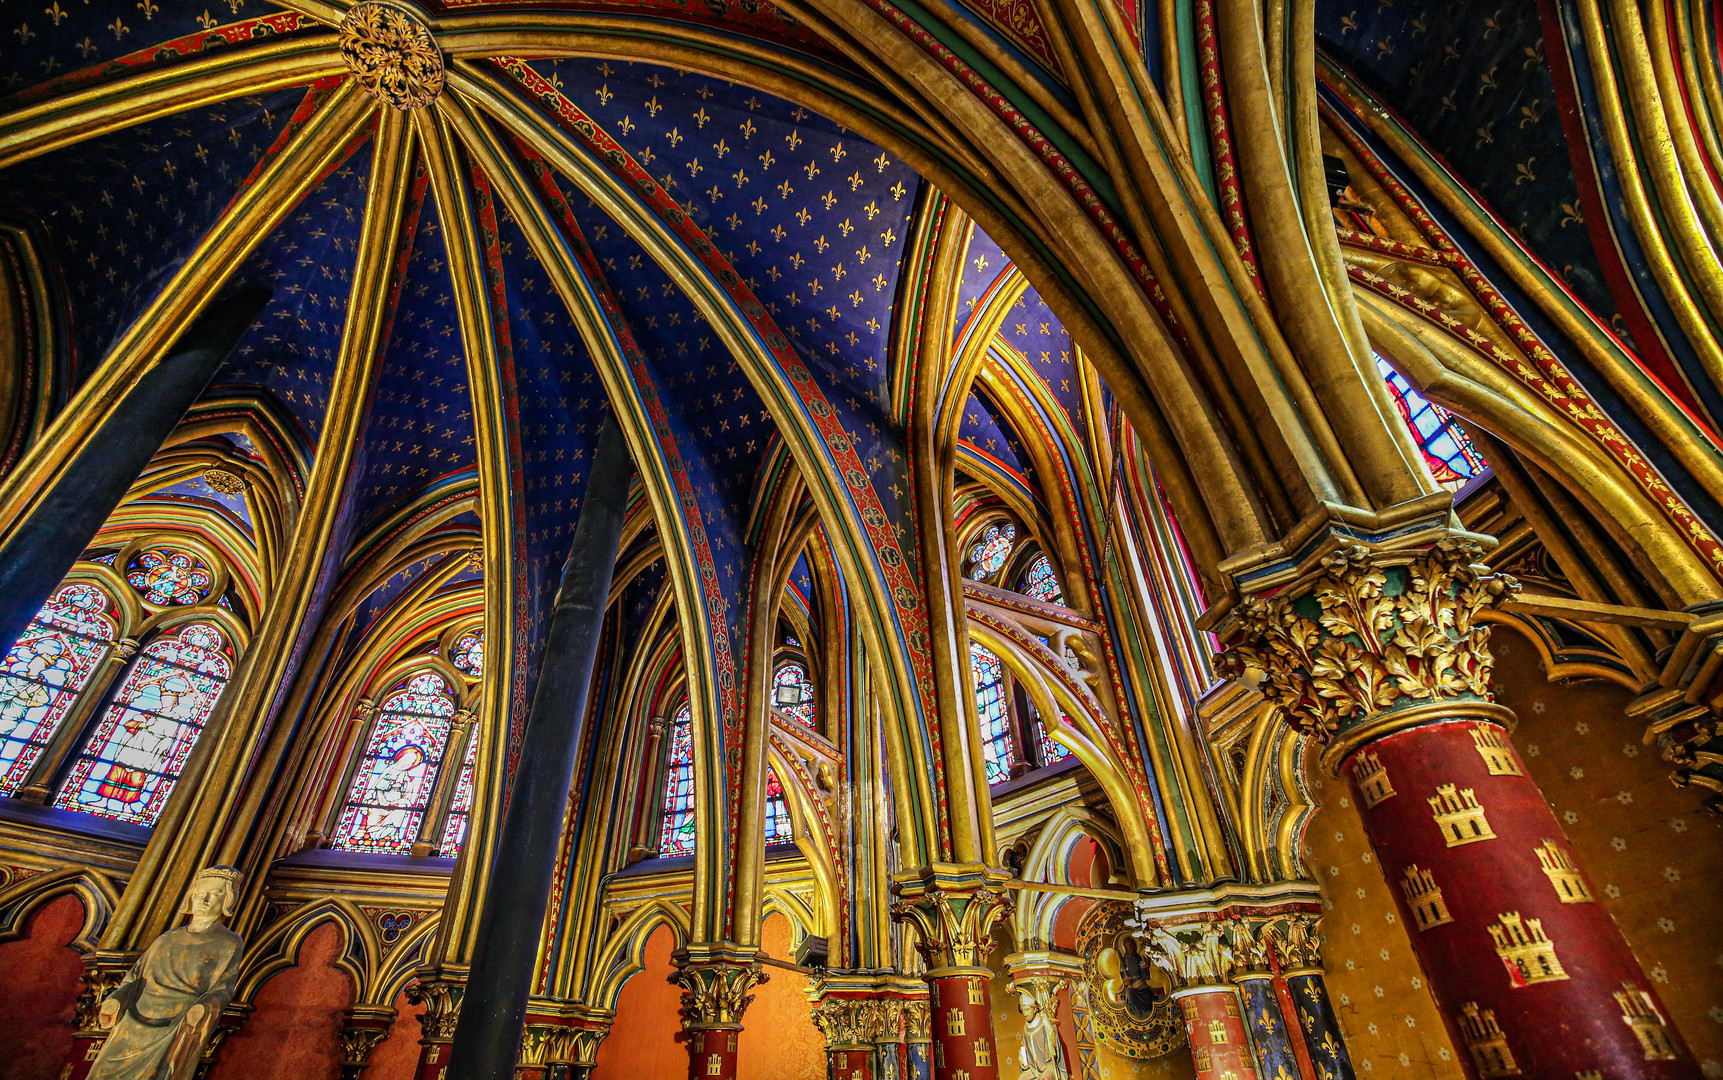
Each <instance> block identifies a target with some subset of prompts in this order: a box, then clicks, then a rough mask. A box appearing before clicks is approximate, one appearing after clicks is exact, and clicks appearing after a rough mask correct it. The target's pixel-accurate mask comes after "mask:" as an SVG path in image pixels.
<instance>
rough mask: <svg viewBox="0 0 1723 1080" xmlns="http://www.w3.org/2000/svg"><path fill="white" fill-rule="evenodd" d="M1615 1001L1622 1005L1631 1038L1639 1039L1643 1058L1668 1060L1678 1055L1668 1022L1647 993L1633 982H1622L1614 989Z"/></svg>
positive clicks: (1622, 1013) (1623, 1015)
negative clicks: (1630, 1029)
mask: <svg viewBox="0 0 1723 1080" xmlns="http://www.w3.org/2000/svg"><path fill="white" fill-rule="evenodd" d="M1615 1003H1616V1004H1617V1005H1620V1006H1621V1019H1622V1021H1623V1022H1624V1023H1626V1024H1627V1026H1628V1027H1629V1028H1632V1029H1633V1037H1634V1038H1636V1039H1638V1040H1639V1048H1640V1049H1641V1050H1643V1051H1644V1052H1645V1060H1647V1061H1669V1060H1671V1059H1673V1058H1678V1057H1680V1056H1681V1051H1680V1049H1679V1048H1678V1047H1677V1046H1676V1045H1675V1039H1674V1036H1673V1034H1672V1033H1671V1032H1670V1030H1669V1024H1668V1023H1667V1022H1666V1021H1665V1020H1664V1019H1663V1014H1662V1013H1661V1012H1659V1011H1658V1009H1657V1003H1656V1002H1655V1001H1653V1000H1652V997H1651V995H1650V994H1648V993H1646V992H1645V991H1644V990H1641V989H1640V988H1639V987H1637V986H1635V985H1634V984H1633V983H1630V982H1624V983H1622V984H1621V989H1620V990H1617V991H1616V992H1615Z"/></svg>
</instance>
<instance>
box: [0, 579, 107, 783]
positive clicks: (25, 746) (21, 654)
mask: <svg viewBox="0 0 1723 1080" xmlns="http://www.w3.org/2000/svg"><path fill="white" fill-rule="evenodd" d="M108 608H109V601H108V596H107V594H106V593H104V592H102V590H100V589H98V588H96V587H95V586H94V585H87V584H83V583H80V582H74V583H72V584H69V585H63V586H61V587H60V591H59V592H57V593H55V594H54V595H53V597H52V598H51V599H49V601H48V602H47V603H46V604H44V605H42V610H40V611H38V612H37V613H36V617H35V618H33V619H31V620H30V625H29V626H28V627H27V628H25V630H24V635H23V636H22V637H20V638H19V639H18V642H17V644H15V645H13V646H12V649H11V651H10V652H8V653H7V654H6V659H5V660H4V661H3V662H0V795H13V794H16V793H17V791H18V788H19V787H20V786H22V785H23V783H24V781H25V779H26V778H27V777H28V776H29V775H30V769H31V768H32V767H33V766H34V765H35V764H36V759H37V758H39V757H41V755H42V751H43V750H44V749H45V748H46V747H47V745H48V741H49V740H50V739H52V738H53V737H54V732H55V730H56V729H57V728H58V727H59V726H60V722H61V721H62V720H64V719H65V718H66V714H67V713H69V712H71V711H72V706H73V705H74V704H76V703H77V700H78V695H79V694H80V693H81V692H82V691H83V689H84V687H85V685H86V684H87V683H88V682H89V681H90V676H91V674H93V673H94V671H95V669H96V666H97V665H98V664H100V663H101V661H102V657H104V656H106V655H107V652H108V649H109V648H111V647H112V646H113V643H114V636H115V629H114V622H113V620H112V619H111V618H109V617H108V614H107V613H108Z"/></svg>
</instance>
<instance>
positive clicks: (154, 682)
mask: <svg viewBox="0 0 1723 1080" xmlns="http://www.w3.org/2000/svg"><path fill="white" fill-rule="evenodd" d="M232 673H233V660H232V656H231V654H230V652H229V650H228V646H227V642H226V641H224V640H223V639H222V636H221V632H220V631H219V630H217V629H216V628H215V627H213V626H211V625H209V624H208V623H191V624H189V625H187V626H184V627H181V628H180V629H179V631H178V632H176V633H174V634H172V635H169V636H163V637H160V638H157V639H156V640H155V641H153V642H151V643H150V644H149V645H148V646H146V647H145V648H144V650H143V652H142V653H140V654H139V655H138V659H137V661H136V662H135V663H133V664H132V669H131V671H130V672H128V673H127V675H126V678H125V681H124V682H123V683H121V684H120V692H119V694H118V695H117V696H116V697H115V698H114V702H113V704H112V705H110V706H108V710H107V712H106V713H104V714H103V716H102V718H101V720H100V721H98V722H97V724H96V728H95V730H94V731H92V732H91V733H90V737H89V740H88V741H87V742H86V743H85V745H84V749H83V752H82V753H80V754H79V755H78V758H77V761H76V762H75V763H74V764H73V765H72V772H71V775H70V776H68V777H67V778H66V782H65V784H64V785H62V786H61V788H60V794H59V796H58V797H57V798H56V799H55V800H54V805H56V806H59V807H61V808H63V809H66V810H81V811H83V812H84V813H87V814H98V815H100V816H102V817H106V818H113V819H114V820H116V821H130V822H135V823H137V824H139V825H154V824H155V823H156V818H158V817H159V816H161V811H162V806H163V804H165V803H166V802H167V798H168V794H169V793H170V792H172V791H173V787H174V782H175V781H176V780H177V779H178V778H179V774H180V770H181V769H183V768H185V759H186V757H187V756H188V755H189V754H190V753H191V748H192V746H193V744H195V743H196V742H197V737H198V735H200V734H201V733H202V732H203V728H204V725H205V724H207V723H208V722H209V714H210V712H211V711H212V710H213V709H214V708H215V702H216V699H217V698H219V697H220V696H221V691H222V688H223V687H225V686H226V685H227V679H228V676H229V675H231V674H232Z"/></svg>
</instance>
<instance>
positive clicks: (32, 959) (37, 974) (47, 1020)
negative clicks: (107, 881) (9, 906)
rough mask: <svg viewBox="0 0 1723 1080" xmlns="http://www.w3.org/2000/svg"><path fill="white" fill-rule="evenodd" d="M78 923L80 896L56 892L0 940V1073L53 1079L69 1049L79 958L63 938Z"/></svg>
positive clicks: (24, 1079) (20, 1079)
mask: <svg viewBox="0 0 1723 1080" xmlns="http://www.w3.org/2000/svg"><path fill="white" fill-rule="evenodd" d="M83 923H84V904H83V901H81V900H79V899H78V898H77V897H76V896H61V897H58V898H56V899H54V900H51V901H49V902H48V903H47V904H44V905H43V906H42V907H41V908H39V909H37V911H36V912H35V913H34V914H33V915H31V916H30V919H29V921H28V922H27V923H25V926H24V936H23V937H21V938H19V939H18V940H17V941H8V942H7V943H6V944H4V945H0V973H4V975H5V977H4V978H0V1075H3V1076H6V1077H8V1078H9V1080H54V1078H55V1077H58V1076H59V1075H60V1069H61V1068H62V1067H63V1066H64V1065H65V1063H66V1060H67V1057H68V1055H69V1054H70V1053H71V1051H72V1012H73V1010H72V1006H73V1004H74V1003H75V1002H76V1001H77V1000H78V993H79V991H81V990H82V989H83V972H84V962H83V960H82V958H80V957H79V955H78V951H77V950H76V949H73V948H70V947H69V945H68V943H69V942H70V941H71V940H72V939H73V938H74V937H76V936H77V933H78V928H79V927H81V926H82V925H83Z"/></svg>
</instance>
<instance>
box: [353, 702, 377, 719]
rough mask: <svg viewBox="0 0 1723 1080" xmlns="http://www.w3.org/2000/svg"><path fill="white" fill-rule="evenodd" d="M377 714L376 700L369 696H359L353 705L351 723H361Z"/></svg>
mask: <svg viewBox="0 0 1723 1080" xmlns="http://www.w3.org/2000/svg"><path fill="white" fill-rule="evenodd" d="M376 715H377V702H376V701H375V700H373V699H371V698H368V697H365V698H360V699H359V701H358V703H357V704H355V705H354V706H353V723H354V724H355V725H357V724H363V723H366V722H367V721H369V720H370V719H371V718H372V717H373V716H376Z"/></svg>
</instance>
